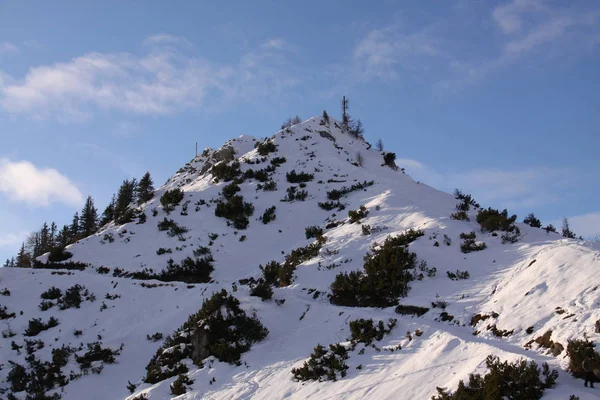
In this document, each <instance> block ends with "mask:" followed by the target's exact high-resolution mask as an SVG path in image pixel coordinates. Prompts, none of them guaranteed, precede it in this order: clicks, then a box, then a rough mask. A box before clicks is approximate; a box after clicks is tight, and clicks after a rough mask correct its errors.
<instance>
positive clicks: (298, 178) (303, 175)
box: [285, 170, 314, 183]
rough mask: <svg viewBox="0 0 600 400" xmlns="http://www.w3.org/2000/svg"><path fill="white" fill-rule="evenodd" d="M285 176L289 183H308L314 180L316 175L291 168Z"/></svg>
mask: <svg viewBox="0 0 600 400" xmlns="http://www.w3.org/2000/svg"><path fill="white" fill-rule="evenodd" d="M285 178H286V179H287V181H288V182H289V183H306V182H310V181H312V180H313V178H314V175H313V174H309V173H307V172H300V173H297V172H296V170H291V171H290V172H288V173H287V174H285Z"/></svg>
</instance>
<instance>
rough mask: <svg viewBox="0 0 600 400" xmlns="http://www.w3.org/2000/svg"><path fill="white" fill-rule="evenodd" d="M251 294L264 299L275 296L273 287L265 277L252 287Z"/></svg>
mask: <svg viewBox="0 0 600 400" xmlns="http://www.w3.org/2000/svg"><path fill="white" fill-rule="evenodd" d="M250 296H255V297H260V298H261V299H263V301H264V300H271V298H272V297H273V288H272V287H271V285H269V284H268V283H267V282H265V281H264V280H263V279H260V280H259V282H258V283H257V284H256V285H254V286H253V287H252V289H250Z"/></svg>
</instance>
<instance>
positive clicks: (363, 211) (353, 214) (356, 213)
mask: <svg viewBox="0 0 600 400" xmlns="http://www.w3.org/2000/svg"><path fill="white" fill-rule="evenodd" d="M367 215H369V210H367V207H365V206H360V208H359V209H358V210H350V211H348V217H349V218H350V223H351V224H355V223H357V222H360V220H361V219H363V218H366V217H367Z"/></svg>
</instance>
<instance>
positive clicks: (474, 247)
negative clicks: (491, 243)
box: [460, 231, 487, 254]
mask: <svg viewBox="0 0 600 400" xmlns="http://www.w3.org/2000/svg"><path fill="white" fill-rule="evenodd" d="M460 238H461V239H462V240H463V242H462V243H461V244H460V251H462V252H463V253H465V254H466V253H471V252H474V251H481V250H485V249H487V245H486V244H485V243H483V242H481V243H477V242H476V241H475V239H476V238H477V234H476V233H475V231H471V232H470V233H464V232H463V233H461V234H460Z"/></svg>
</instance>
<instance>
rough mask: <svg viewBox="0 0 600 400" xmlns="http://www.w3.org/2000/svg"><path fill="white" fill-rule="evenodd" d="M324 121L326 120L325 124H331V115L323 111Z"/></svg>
mask: <svg viewBox="0 0 600 400" xmlns="http://www.w3.org/2000/svg"><path fill="white" fill-rule="evenodd" d="M323 119H324V120H325V123H327V124H329V114H327V111H325V110H323Z"/></svg>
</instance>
